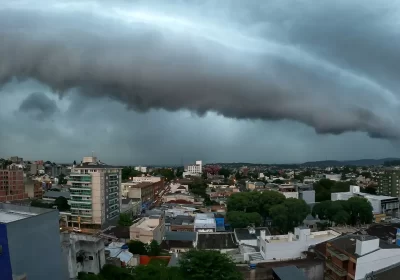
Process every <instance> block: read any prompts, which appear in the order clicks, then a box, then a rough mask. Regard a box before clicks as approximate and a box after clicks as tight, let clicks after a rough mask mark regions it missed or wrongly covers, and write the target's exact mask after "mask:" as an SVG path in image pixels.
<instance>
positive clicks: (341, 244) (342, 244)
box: [329, 234, 400, 258]
mask: <svg viewBox="0 0 400 280" xmlns="http://www.w3.org/2000/svg"><path fill="white" fill-rule="evenodd" d="M373 239H377V237H376V236H371V235H357V234H348V235H343V236H340V237H338V238H336V239H334V240H330V241H329V243H330V244H332V245H334V246H335V247H336V248H338V249H340V250H342V251H344V252H346V253H348V254H350V255H352V256H354V257H356V258H357V257H358V255H357V254H356V244H357V240H363V241H364V240H373ZM389 248H392V249H395V248H398V249H400V247H399V246H397V245H396V244H388V243H387V242H385V241H382V240H380V241H379V248H378V249H389Z"/></svg>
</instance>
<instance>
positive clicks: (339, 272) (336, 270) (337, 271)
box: [326, 261, 347, 277]
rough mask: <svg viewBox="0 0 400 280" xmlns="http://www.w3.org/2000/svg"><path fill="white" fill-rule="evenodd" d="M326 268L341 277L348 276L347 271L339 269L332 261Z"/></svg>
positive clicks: (328, 262)
mask: <svg viewBox="0 0 400 280" xmlns="http://www.w3.org/2000/svg"><path fill="white" fill-rule="evenodd" d="M326 267H327V268H329V269H330V270H332V271H333V272H334V273H335V274H337V275H338V276H340V277H344V276H347V271H346V270H344V269H343V268H341V267H338V266H337V265H335V264H334V263H332V262H330V261H327V262H326Z"/></svg>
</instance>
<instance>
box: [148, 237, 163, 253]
mask: <svg viewBox="0 0 400 280" xmlns="http://www.w3.org/2000/svg"><path fill="white" fill-rule="evenodd" d="M147 251H148V253H149V256H159V255H160V253H161V246H160V244H158V242H157V241H156V240H153V241H151V243H150V245H149V247H148V249H147Z"/></svg>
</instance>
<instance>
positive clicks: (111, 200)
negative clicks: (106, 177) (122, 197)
mask: <svg viewBox="0 0 400 280" xmlns="http://www.w3.org/2000/svg"><path fill="white" fill-rule="evenodd" d="M118 202H119V199H118V198H114V199H110V200H109V201H108V204H110V205H113V204H116V203H118Z"/></svg>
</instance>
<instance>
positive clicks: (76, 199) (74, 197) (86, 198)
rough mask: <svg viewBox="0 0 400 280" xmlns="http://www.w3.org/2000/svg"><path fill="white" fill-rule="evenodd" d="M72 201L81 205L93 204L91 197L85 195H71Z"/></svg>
mask: <svg viewBox="0 0 400 280" xmlns="http://www.w3.org/2000/svg"><path fill="white" fill-rule="evenodd" d="M71 201H73V202H78V203H80V202H88V203H91V202H92V199H91V197H90V196H87V195H86V196H83V195H75V194H74V195H72V194H71Z"/></svg>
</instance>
